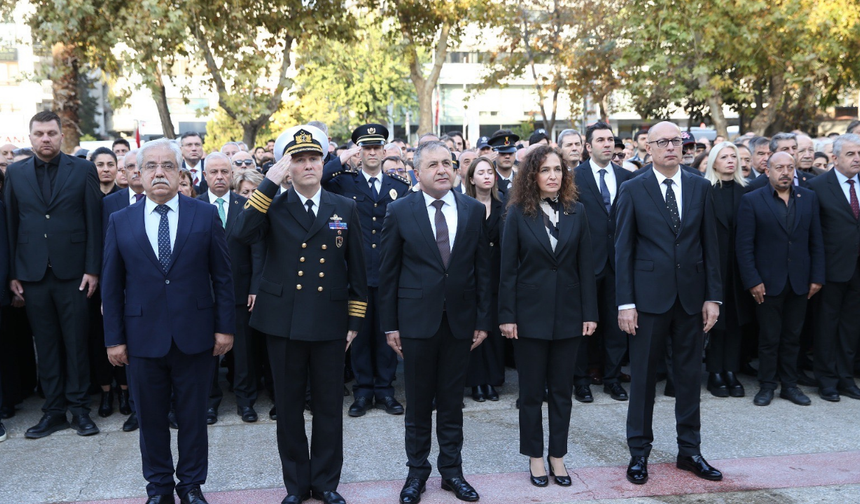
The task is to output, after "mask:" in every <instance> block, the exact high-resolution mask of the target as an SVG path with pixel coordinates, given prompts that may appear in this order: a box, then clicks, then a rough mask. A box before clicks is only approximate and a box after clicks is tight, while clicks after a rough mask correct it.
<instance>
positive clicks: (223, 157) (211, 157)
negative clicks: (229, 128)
mask: <svg viewBox="0 0 860 504" xmlns="http://www.w3.org/2000/svg"><path fill="white" fill-rule="evenodd" d="M225 145H226V144H225ZM217 159H220V160H222V161H224V162H225V163H227V164H228V165H230V167H231V168H232V166H233V165H232V164H230V158H228V157H227V154H221V153H220V152H211V153H209V155H208V156H206V158H205V159H204V160H203V162H204V163H208V162H209V161H215V160H217Z"/></svg>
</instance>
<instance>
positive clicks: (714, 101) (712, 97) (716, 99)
mask: <svg viewBox="0 0 860 504" xmlns="http://www.w3.org/2000/svg"><path fill="white" fill-rule="evenodd" d="M698 81H699V87H700V88H701V89H706V90H707V91H708V96H707V98H705V103H707V104H708V109H710V111H711V120H712V121H714V129H715V130H717V135H720V136H722V137H724V138H728V137H729V128H728V123H727V122H726V116H725V115H723V100H722V98H721V97H720V91H719V90H718V89H714V87H713V86H712V85H711V83H710V82H709V81H708V76H707V75H705V74H700V75H699V76H698Z"/></svg>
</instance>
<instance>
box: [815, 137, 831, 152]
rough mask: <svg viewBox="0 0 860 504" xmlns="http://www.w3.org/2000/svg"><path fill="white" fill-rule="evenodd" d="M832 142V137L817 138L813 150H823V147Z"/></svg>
mask: <svg viewBox="0 0 860 504" xmlns="http://www.w3.org/2000/svg"><path fill="white" fill-rule="evenodd" d="M832 143H833V139H832V138H819V139H818V140H816V141H815V152H824V147H826V146H827V145H830V144H832Z"/></svg>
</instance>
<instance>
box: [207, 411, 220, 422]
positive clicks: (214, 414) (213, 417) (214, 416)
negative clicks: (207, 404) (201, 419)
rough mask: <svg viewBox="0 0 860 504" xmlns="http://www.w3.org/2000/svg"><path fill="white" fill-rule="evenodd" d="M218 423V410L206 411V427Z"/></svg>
mask: <svg viewBox="0 0 860 504" xmlns="http://www.w3.org/2000/svg"><path fill="white" fill-rule="evenodd" d="M216 423H218V410H217V409H215V408H209V409H208V410H206V425H215V424H216Z"/></svg>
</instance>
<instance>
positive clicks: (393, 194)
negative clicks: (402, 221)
mask: <svg viewBox="0 0 860 504" xmlns="http://www.w3.org/2000/svg"><path fill="white" fill-rule="evenodd" d="M388 195H389V196H391V199H393V200H396V199H397V191H395V190H394V189H392V190H390V191H388Z"/></svg>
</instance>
